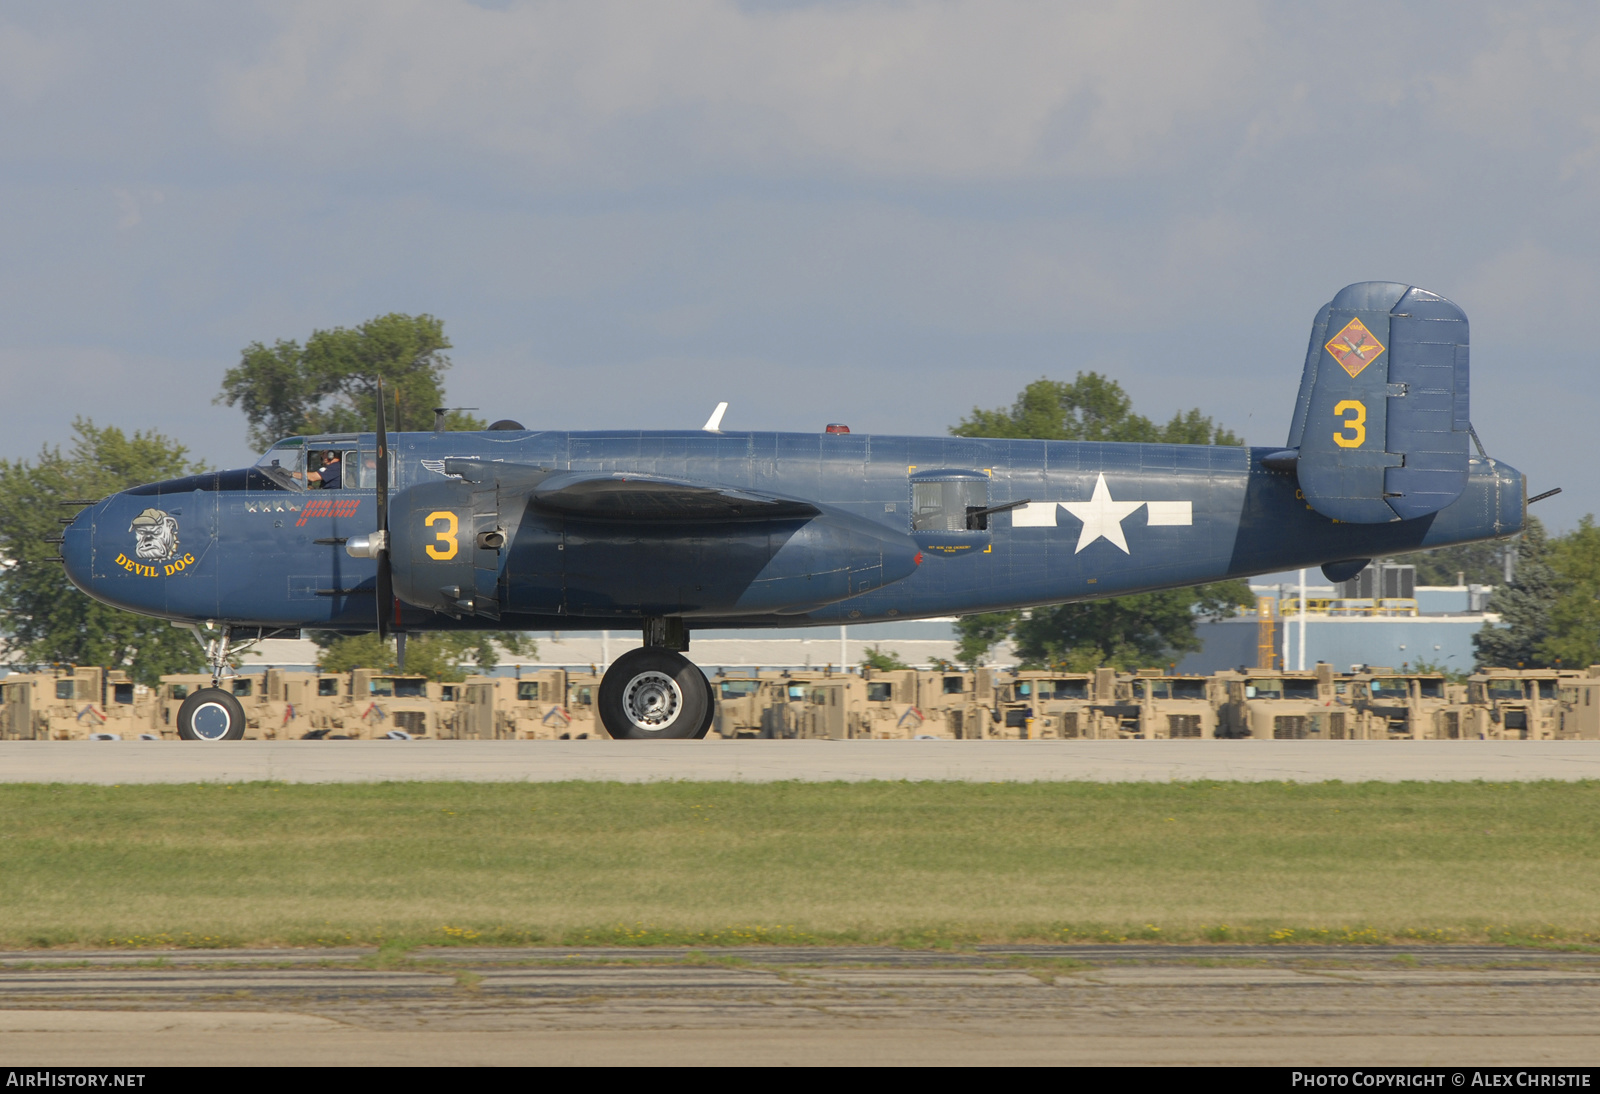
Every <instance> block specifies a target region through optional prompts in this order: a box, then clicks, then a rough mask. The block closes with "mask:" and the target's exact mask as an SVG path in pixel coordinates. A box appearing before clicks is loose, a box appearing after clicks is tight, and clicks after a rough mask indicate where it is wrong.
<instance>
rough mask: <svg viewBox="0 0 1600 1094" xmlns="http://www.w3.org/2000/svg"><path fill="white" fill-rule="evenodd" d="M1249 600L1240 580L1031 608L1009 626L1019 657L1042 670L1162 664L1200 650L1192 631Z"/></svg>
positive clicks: (1231, 613)
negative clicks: (1180, 655)
mask: <svg viewBox="0 0 1600 1094" xmlns="http://www.w3.org/2000/svg"><path fill="white" fill-rule="evenodd" d="M1251 599H1252V597H1251V593H1250V586H1249V585H1247V584H1246V583H1245V582H1243V581H1217V582H1213V583H1211V584H1209V585H1197V586H1194V587H1193V588H1187V589H1160V590H1157V591H1156V592H1151V593H1134V594H1133V595H1131V596H1118V597H1112V598H1110V599H1108V600H1094V601H1089V602H1088V603H1084V604H1060V605H1057V606H1056V607H1053V608H1035V609H1034V610H1033V611H1032V612H1030V613H1029V614H1028V616H1027V617H1026V618H1024V619H1020V620H1018V621H1017V623H1016V625H1015V626H1014V627H1013V633H1012V638H1013V640H1014V641H1015V643H1016V647H1017V654H1018V656H1019V657H1021V658H1022V659H1023V661H1024V662H1026V663H1029V664H1032V665H1037V666H1039V667H1043V668H1060V669H1065V670H1068V671H1072V672H1087V671H1089V670H1091V669H1094V668H1098V667H1099V666H1101V665H1112V666H1115V667H1116V668H1119V669H1135V668H1139V667H1141V666H1146V665H1162V664H1165V663H1167V662H1168V661H1170V660H1172V659H1174V658H1175V657H1176V656H1177V655H1178V654H1183V653H1193V652H1194V651H1196V650H1198V649H1200V645H1201V643H1200V639H1199V637H1198V636H1197V635H1196V633H1195V625H1196V624H1197V623H1198V622H1199V621H1200V620H1202V619H1226V618H1229V617H1231V616H1232V615H1234V614H1235V613H1236V612H1237V611H1238V606H1239V605H1240V604H1243V603H1247V602H1249V601H1250V600H1251Z"/></svg>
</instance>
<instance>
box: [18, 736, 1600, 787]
mask: <svg viewBox="0 0 1600 1094" xmlns="http://www.w3.org/2000/svg"><path fill="white" fill-rule="evenodd" d="M1594 778H1600V741H1248V740H1246V741H816V740H808V741H759V740H748V741H612V740H588V741H228V742H224V743H221V744H202V743H198V742H186V741H0V781H5V782H42V783H50V782H62V783H99V784H113V783H121V784H128V783H162V782H170V783H178V782H256V781H265V780H272V781H277V782H293V783H322V782H387V781H414V780H447V781H466V782H557V781H565V780H585V781H609V782H653V781H658V780H686V781H729V782H776V781H782V780H788V779H793V780H800V781H804V782H831V781H845V782H857V781H864V780H871V779H886V780H896V779H910V780H918V781H921V780H946V781H958V782H1037V781H1047V782H1062V781H1089V782H1152V781H1154V782H1168V781H1173V780H1196V779H1217V780H1239V781H1245V782H1261V781H1284V782H1321V781H1324V780H1328V779H1338V780H1341V781H1344V782H1366V781H1374V780H1375V781H1381V782H1401V781H1410V780H1419V781H1472V780H1476V779H1483V780H1489V781H1526V780H1536V779H1561V780H1568V781H1570V780H1576V779H1594Z"/></svg>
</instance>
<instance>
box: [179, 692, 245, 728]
mask: <svg viewBox="0 0 1600 1094" xmlns="http://www.w3.org/2000/svg"><path fill="white" fill-rule="evenodd" d="M243 736H244V707H242V706H240V705H239V700H237V699H235V698H234V697H233V696H232V695H230V694H229V693H228V692H226V691H223V690H222V689H221V688H201V689H199V690H198V691H196V692H195V693H194V694H193V695H191V696H189V697H188V698H187V699H185V700H184V701H183V706H181V707H179V708H178V737H179V738H180V739H181V740H185V741H237V740H239V739H241V738H242V737H243Z"/></svg>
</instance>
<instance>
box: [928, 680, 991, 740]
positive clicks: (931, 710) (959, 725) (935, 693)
mask: <svg viewBox="0 0 1600 1094" xmlns="http://www.w3.org/2000/svg"><path fill="white" fill-rule="evenodd" d="M993 679H994V673H993V670H990V669H979V670H978V671H976V672H961V671H958V670H953V669H951V670H938V671H926V670H924V671H919V672H918V673H917V710H918V713H919V714H921V715H922V725H921V726H920V733H919V735H920V736H924V737H941V738H948V739H949V740H953V741H966V740H980V741H981V740H983V738H984V736H985V733H986V731H987V730H988V729H989V727H990V726H991V725H992V724H993V719H992V717H991V714H990V712H991V711H992V710H993V708H994V683H993Z"/></svg>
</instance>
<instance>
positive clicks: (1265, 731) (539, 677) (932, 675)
mask: <svg viewBox="0 0 1600 1094" xmlns="http://www.w3.org/2000/svg"><path fill="white" fill-rule="evenodd" d="M601 679H602V676H601V674H599V673H597V672H594V671H593V670H590V671H587V672H584V671H573V670H568V669H559V668H538V669H525V670H523V671H522V672H521V674H520V675H517V676H468V677H467V678H466V679H465V680H463V681H462V682H460V683H438V682H436V681H432V680H428V679H427V678H426V677H423V676H413V675H406V674H403V673H391V672H385V671H381V670H378V669H355V670H353V671H351V672H346V673H319V672H291V671H285V670H283V669H268V670H266V671H265V672H258V673H247V674H241V675H237V676H233V677H228V678H226V679H225V680H224V681H223V683H224V686H226V687H227V688H228V690H229V693H230V694H231V695H232V696H233V697H234V699H235V700H236V701H237V702H238V703H239V705H240V707H241V709H242V710H243V711H244V712H245V720H246V728H245V733H244V735H245V737H246V738H247V739H257V740H351V739H362V740H372V739H388V740H411V739H430V740H583V739H586V738H604V737H607V736H608V734H607V733H606V730H605V728H604V725H603V723H602V722H601V720H600V719H599V718H598V716H597V712H596V699H597V696H598V693H599V688H600V684H601ZM709 683H710V688H711V691H712V693H713V694H714V695H715V697H716V711H715V717H714V719H713V722H712V732H711V733H710V734H709V735H708V739H712V740H719V739H720V740H734V739H740V738H761V739H799V738H825V739H833V740H890V739H910V738H933V739H943V740H955V741H963V740H1024V741H1026V740H1035V741H1038V740H1210V739H1252V740H1270V741H1281V740H1293V741H1299V740H1322V741H1343V740H1380V741H1381V740H1439V741H1446V740H1450V741H1453V740H1600V665H1596V666H1591V667H1590V668H1589V669H1586V670H1584V671H1581V672H1580V671H1575V670H1570V669H1485V670H1483V671H1482V672H1479V673H1477V674H1475V675H1473V676H1471V677H1470V678H1468V680H1467V682H1466V683H1464V684H1460V683H1451V682H1450V681H1448V680H1447V679H1446V678H1445V677H1444V676H1442V675H1440V674H1437V673H1419V672H1409V671H1396V670H1394V669H1389V668H1381V667H1370V666H1369V667H1366V668H1364V669H1363V670H1362V671H1360V672H1354V673H1346V674H1338V673H1335V672H1334V671H1333V669H1332V666H1330V665H1326V664H1319V665H1317V667H1316V668H1315V669H1313V670H1311V671H1308V672H1290V671H1277V670H1255V671H1232V670H1230V671H1225V672H1219V673H1216V674H1214V675H1212V676H1168V675H1163V674H1161V673H1160V672H1159V671H1157V670H1142V671H1140V672H1138V673H1133V674H1129V673H1120V672H1117V671H1115V670H1113V669H1108V668H1102V669H1097V670H1096V671H1094V672H1087V673H1085V672H1080V673H1073V672H1045V671H1022V672H1014V671H1002V670H998V669H988V668H981V669H978V670H976V671H964V670H958V669H954V668H951V669H942V670H930V669H897V670H891V671H880V670H872V669H862V670H860V671H859V672H857V671H850V672H835V671H833V670H832V669H820V670H809V669H807V670H799V669H794V670H777V669H769V670H754V671H749V672H742V673H741V672H721V673H718V674H716V675H715V676H714V677H712V678H711V679H710V681H709ZM210 684H211V677H210V675H209V674H194V675H172V676H164V677H162V678H161V682H160V684H159V685H158V686H157V687H155V688H149V687H146V686H144V685H142V684H137V683H134V682H133V681H131V680H129V679H128V678H127V676H126V674H125V673H123V672H121V671H118V670H109V671H108V670H105V669H102V668H97V667H84V666H58V667H56V668H53V669H51V670H50V671H48V672H36V673H13V674H11V675H9V676H5V677H0V739H4V740H55V741H61V740H95V739H99V740H108V739H120V740H133V739H141V738H142V739H147V740H162V739H174V738H176V737H177V736H178V731H177V722H178V711H179V710H180V709H181V707H182V706H183V704H184V702H185V701H186V700H187V699H188V698H189V697H190V696H191V695H193V694H194V693H195V691H196V690H197V689H200V688H206V687H209V686H210Z"/></svg>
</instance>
